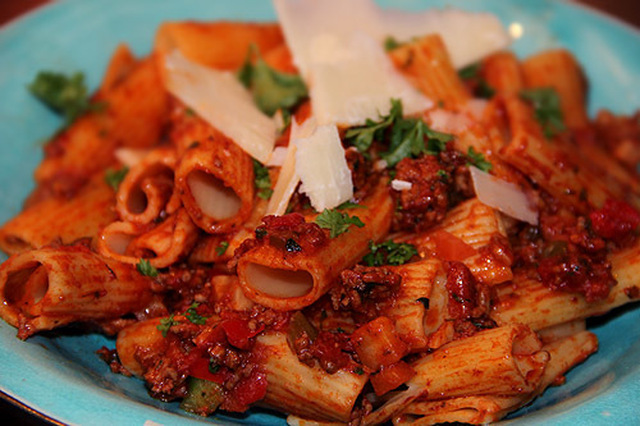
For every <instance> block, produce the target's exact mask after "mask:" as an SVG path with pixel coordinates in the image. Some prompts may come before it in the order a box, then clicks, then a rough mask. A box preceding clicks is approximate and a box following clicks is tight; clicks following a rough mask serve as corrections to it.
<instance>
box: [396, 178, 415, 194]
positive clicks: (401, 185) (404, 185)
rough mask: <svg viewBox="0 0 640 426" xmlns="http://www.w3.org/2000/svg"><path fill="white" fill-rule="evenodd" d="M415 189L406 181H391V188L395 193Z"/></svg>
mask: <svg viewBox="0 0 640 426" xmlns="http://www.w3.org/2000/svg"><path fill="white" fill-rule="evenodd" d="M411 187H413V184H412V183H411V182H409V181H406V180H400V179H394V180H392V181H391V188H393V189H394V190H395V191H408V190H410V189H411Z"/></svg>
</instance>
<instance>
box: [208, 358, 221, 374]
mask: <svg viewBox="0 0 640 426" xmlns="http://www.w3.org/2000/svg"><path fill="white" fill-rule="evenodd" d="M218 371H220V364H218V363H217V362H215V361H214V360H213V358H212V359H210V360H209V373H211V374H216V373H217V372H218Z"/></svg>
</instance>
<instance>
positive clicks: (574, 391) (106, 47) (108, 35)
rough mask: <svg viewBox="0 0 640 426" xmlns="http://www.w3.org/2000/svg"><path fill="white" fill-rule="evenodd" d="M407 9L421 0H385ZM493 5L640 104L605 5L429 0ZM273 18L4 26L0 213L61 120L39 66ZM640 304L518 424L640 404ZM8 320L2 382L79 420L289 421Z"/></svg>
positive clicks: (95, 74) (627, 38) (533, 47)
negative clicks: (226, 404) (190, 408)
mask: <svg viewBox="0 0 640 426" xmlns="http://www.w3.org/2000/svg"><path fill="white" fill-rule="evenodd" d="M382 3H383V6H385V7H386V6H394V7H398V8H402V9H407V10H418V9H420V8H423V7H425V6H426V5H425V4H424V3H425V2H420V1H419V0H397V1H393V2H392V1H386V2H382ZM445 4H447V5H453V6H457V7H460V8H464V9H470V10H487V11H491V12H494V13H496V14H497V15H498V16H499V17H500V19H501V20H502V21H503V22H504V24H505V25H506V26H511V25H516V26H517V25H519V26H520V28H521V29H522V36H521V38H519V39H518V40H517V41H516V42H515V43H514V45H513V47H514V49H515V50H516V52H517V53H518V54H519V55H521V56H525V55H528V54H531V53H534V52H536V51H539V50H541V49H544V48H549V47H558V46H563V47H567V48H569V49H570V50H572V51H573V52H574V53H575V55H576V56H577V57H578V59H579V60H580V62H581V63H582V64H583V65H584V67H585V70H586V73H587V75H588V78H589V80H590V81H591V83H592V86H591V96H590V99H589V109H590V112H591V113H594V112H595V111H597V109H599V108H602V107H605V108H609V109H611V110H613V111H615V112H617V113H627V114H628V113H631V112H632V111H633V110H634V108H637V107H640V90H638V87H640V34H639V33H638V32H637V31H636V30H634V29H633V28H631V27H628V26H625V25H623V24H621V23H619V22H617V21H615V20H612V19H610V18H608V17H605V16H602V15H599V14H597V13H594V12H592V11H589V10H586V9H583V8H580V7H577V6H575V5H573V4H571V3H565V2H559V1H542V0H540V1H526V0H523V1H511V2H506V1H504V0H476V1H474V2H469V1H448V2H445V1H430V2H429V5H434V6H443V5H445ZM188 18H191V19H202V20H207V19H217V18H226V19H243V20H247V19H253V20H273V19H274V13H273V10H272V7H271V4H270V2H268V1H265V0H251V1H248V0H243V1H233V2H232V1H210V0H188V1H186V0H182V1H180V2H177V1H168V0H167V1H158V0H136V1H130V0H117V1H114V0H93V1H90V2H89V1H79V0H77V1H72V0H67V1H64V0H63V1H59V2H55V3H54V4H51V5H49V6H46V7H44V8H41V9H38V10H37V11H35V12H34V13H31V14H29V15H27V16H26V17H24V18H22V19H20V20H18V21H16V22H13V23H11V24H9V25H8V26H6V27H5V28H3V29H2V30H1V31H0V64H1V65H0V94H1V96H2V97H1V102H0V181H1V182H2V183H1V184H0V200H2V204H0V221H1V222H4V221H6V220H7V219H9V218H10V217H11V216H13V215H15V214H16V213H17V212H18V211H19V210H20V206H21V203H22V200H23V199H24V198H25V196H26V195H27V194H28V193H29V191H30V190H31V189H32V187H33V178H32V172H33V169H34V168H35V166H36V165H37V164H38V162H39V161H40V159H41V145H42V142H43V140H44V139H46V137H47V136H48V135H50V134H51V133H52V132H53V131H54V130H55V129H56V128H57V127H58V126H59V125H60V124H61V122H60V120H59V119H58V118H57V117H56V116H54V115H53V114H52V113H50V112H49V111H48V110H47V109H46V108H44V107H43V106H42V105H41V104H40V103H39V102H37V101H36V100H35V99H34V98H32V97H31V95H29V93H28V92H27V90H26V89H25V86H26V85H27V84H28V83H29V82H30V81H31V80H32V79H33V78H34V76H35V74H36V73H37V71H38V70H43V69H47V70H55V71H61V72H67V73H70V72H73V71H76V70H81V71H83V72H85V74H86V76H87V81H88V84H89V85H90V86H91V87H92V88H95V87H96V86H97V84H98V82H99V81H100V78H101V76H102V71H103V70H104V69H105V66H106V64H107V60H108V59H109V55H110V53H111V52H112V51H113V50H114V48H115V47H116V45H117V44H118V43H119V42H126V43H128V44H129V45H130V46H131V47H132V48H133V50H134V51H135V52H136V53H137V54H140V55H144V54H146V53H148V52H149V49H150V47H151V44H152V40H153V36H154V32H155V29H156V28H157V26H158V25H159V24H160V23H161V22H162V21H164V20H181V19H188ZM638 324H640V308H635V309H634V308H633V307H627V308H624V309H622V310H621V311H617V312H614V313H613V314H609V315H607V316H606V317H604V318H600V319H598V320H596V321H592V322H591V323H590V327H591V329H592V330H593V331H594V332H595V333H596V334H597V335H598V338H599V339H600V350H599V352H598V353H597V354H595V355H594V356H592V357H591V358H589V359H588V360H587V361H586V362H585V363H584V364H582V365H580V366H578V367H577V368H575V369H574V370H572V371H571V372H570V373H569V374H568V377H567V383H566V384H565V385H564V386H560V387H557V388H553V389H550V390H548V391H547V392H546V393H545V394H544V395H543V396H542V397H541V398H539V399H537V400H536V401H535V403H534V404H532V405H530V406H528V407H526V408H523V409H521V410H519V411H518V412H516V413H514V414H512V415H511V416H510V417H509V418H510V419H512V420H507V422H511V421H513V422H517V423H518V424H534V423H544V424H556V425H573V424H575V423H576V422H577V423H579V424H581V425H588V424H603V423H604V422H610V423H612V424H630V423H633V422H634V421H635V422H637V419H638V418H639V415H640V408H639V407H640V406H639V405H638V395H640V363H639V362H638V359H639V358H638V357H639V355H640V327H638ZM15 334H16V330H15V329H14V328H13V327H11V326H9V325H7V324H5V323H4V322H1V321H0V366H1V368H0V390H1V391H2V392H4V393H5V394H6V395H9V396H10V397H13V398H15V399H16V400H18V401H20V402H22V403H23V404H25V405H27V406H29V407H31V408H32V409H33V410H36V411H38V412H40V413H42V414H44V415H46V416H48V417H50V418H52V419H56V420H57V421H60V422H63V423H70V424H92V425H97V424H127V425H141V426H142V425H144V424H145V423H146V424H147V425H154V424H163V425H170V424H176V423H178V422H180V423H181V424H199V423H211V422H214V423H216V422H218V423H219V422H224V423H228V422H241V423H247V424H284V423H285V421H284V417H282V416H280V415H277V414H273V413H267V412H262V411H253V412H251V413H250V414H249V415H248V416H240V417H226V416H225V417H223V416H217V417H211V418H207V419H202V418H198V417H196V416H192V415H189V414H187V413H184V412H181V411H180V410H179V408H178V404H177V403H170V404H165V403H161V402H159V401H156V400H153V399H152V398H150V397H149V396H148V395H147V392H146V390H145V388H144V385H143V383H142V382H141V381H140V380H137V379H132V378H126V377H123V376H121V375H116V374H112V373H111V372H110V370H109V368H108V367H107V365H106V364H105V363H104V362H103V361H101V360H100V359H99V358H98V356H97V355H96V354H95V351H96V350H97V349H99V348H100V347H102V346H103V345H104V346H107V347H110V348H113V347H114V346H115V342H114V340H112V339H108V338H105V337H103V336H100V335H71V334H65V335H57V334H52V335H50V336H46V337H45V336H35V337H32V338H30V339H28V340H27V341H25V342H23V341H20V340H18V339H17V338H16V337H15Z"/></svg>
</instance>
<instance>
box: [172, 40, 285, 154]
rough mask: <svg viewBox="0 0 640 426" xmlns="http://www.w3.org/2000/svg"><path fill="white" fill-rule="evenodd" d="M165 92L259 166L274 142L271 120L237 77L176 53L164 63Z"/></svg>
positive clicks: (274, 132)
mask: <svg viewBox="0 0 640 426" xmlns="http://www.w3.org/2000/svg"><path fill="white" fill-rule="evenodd" d="M164 67H165V74H166V79H165V84H166V86H167V90H168V91H169V92H170V93H171V94H173V95H174V96H176V97H177V98H178V99H180V100H181V101H182V102H184V103H185V104H186V105H187V106H189V107H190V108H192V109H193V110H194V111H196V112H197V113H198V115H200V117H202V118H203V119H204V120H206V121H207V122H208V123H209V124H211V125H212V126H213V127H215V128H216V129H218V130H219V131H221V132H222V133H224V134H225V135H226V136H227V137H228V138H230V139H232V140H233V141H234V142H235V143H236V144H238V146H239V147H240V148H242V149H243V150H244V151H245V152H246V153H247V154H249V155H251V156H252V157H253V158H255V159H256V160H258V161H260V162H261V163H263V164H264V163H266V162H267V161H268V160H269V156H270V155H271V151H272V150H273V145H274V144H275V140H276V132H277V128H276V124H275V122H274V120H273V119H272V118H270V117H268V116H267V115H265V114H263V113H262V112H261V111H260V110H259V109H258V107H257V106H256V105H255V103H254V101H253V97H252V96H251V94H250V93H249V92H248V91H247V90H246V89H245V88H244V86H242V84H241V83H240V82H239V81H238V79H237V78H236V76H235V75H234V74H233V73H231V72H227V71H218V70H214V69H211V68H207V67H205V66H202V65H199V64H196V63H194V62H191V61H189V60H188V59H187V58H185V57H184V56H183V55H182V54H181V53H180V52H179V51H177V50H174V51H173V52H172V53H170V54H168V55H167V57H166V59H165V62H164Z"/></svg>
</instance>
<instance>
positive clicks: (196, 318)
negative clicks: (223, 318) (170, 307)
mask: <svg viewBox="0 0 640 426" xmlns="http://www.w3.org/2000/svg"><path fill="white" fill-rule="evenodd" d="M198 306H200V304H199V303H198V302H193V303H192V304H191V306H189V308H188V309H187V310H186V311H184V316H185V317H186V318H187V319H188V320H189V321H191V322H192V323H193V324H196V325H205V324H206V323H207V317H204V316H202V315H200V314H199V313H198V311H197V310H196V309H197V308H198Z"/></svg>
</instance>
